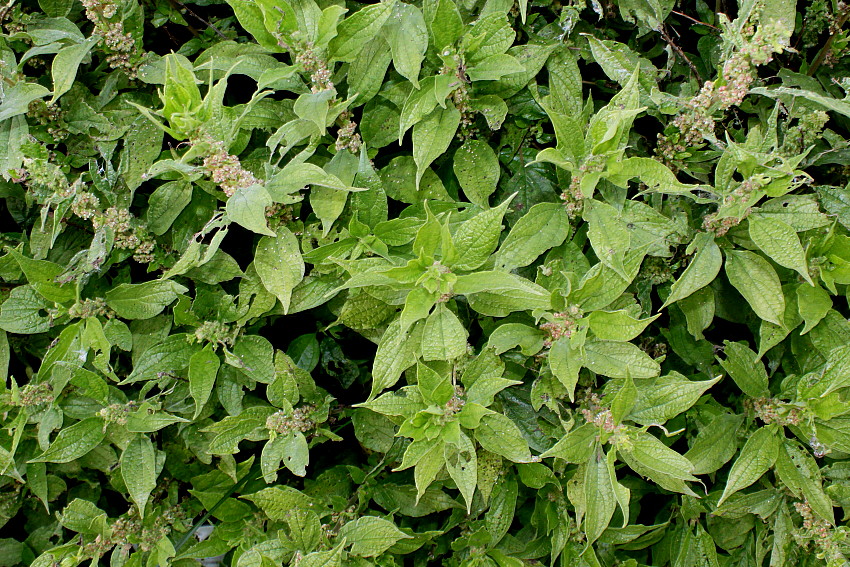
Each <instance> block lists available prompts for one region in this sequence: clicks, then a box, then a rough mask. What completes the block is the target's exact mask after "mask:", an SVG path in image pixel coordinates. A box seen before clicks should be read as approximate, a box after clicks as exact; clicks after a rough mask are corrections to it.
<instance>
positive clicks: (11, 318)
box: [0, 285, 50, 335]
mask: <svg viewBox="0 0 850 567" xmlns="http://www.w3.org/2000/svg"><path fill="white" fill-rule="evenodd" d="M47 307H48V305H47V303H45V301H44V299H42V298H41V296H40V295H39V294H38V293H36V291H35V290H34V289H33V288H32V286H29V285H24V286H19V287H16V288H14V289H12V291H11V293H9V297H8V298H6V301H4V302H3V305H2V306H0V329H3V330H5V331H8V332H10V333H18V334H25V335H31V334H35V333H43V332H45V331H47V330H49V329H50V319H49V318H48V316H47V313H46V311H45V309H46V308H47Z"/></svg>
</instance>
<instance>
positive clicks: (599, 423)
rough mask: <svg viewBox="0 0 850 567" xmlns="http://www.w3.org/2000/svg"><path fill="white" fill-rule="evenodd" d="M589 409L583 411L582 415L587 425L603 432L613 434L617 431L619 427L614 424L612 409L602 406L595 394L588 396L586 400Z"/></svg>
mask: <svg viewBox="0 0 850 567" xmlns="http://www.w3.org/2000/svg"><path fill="white" fill-rule="evenodd" d="M585 401H586V403H587V407H585V408H582V409H581V415H583V416H584V420H585V421H586V422H587V423H590V424H592V425H595V426H596V427H599V428H601V429H602V430H604V431H606V432H608V433H613V432H614V431H616V430H617V425H616V424H615V423H614V416H613V415H611V410H610V408H606V407H604V406H602V403H601V401H600V399H599V396H597V395H596V394H594V393H590V394H588V396H587V398H586V400H585Z"/></svg>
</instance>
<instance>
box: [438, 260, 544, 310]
mask: <svg viewBox="0 0 850 567" xmlns="http://www.w3.org/2000/svg"><path fill="white" fill-rule="evenodd" d="M454 292H455V293H456V294H458V295H466V296H467V298H468V299H469V302H470V305H471V306H472V308H473V309H474V310H476V311H478V312H479V313H482V314H484V315H492V316H494V317H504V316H505V315H507V314H508V313H511V312H513V311H525V310H526V309H548V308H550V307H551V305H552V298H551V295H550V294H549V292H548V291H546V289H545V288H543V287H541V286H539V285H537V284H535V283H532V282H530V281H528V280H526V279H525V278H521V277H519V276H516V275H514V274H509V273H507V272H501V271H483V272H474V273H472V274H467V275H462V276H458V278H457V282H456V283H455V285H454Z"/></svg>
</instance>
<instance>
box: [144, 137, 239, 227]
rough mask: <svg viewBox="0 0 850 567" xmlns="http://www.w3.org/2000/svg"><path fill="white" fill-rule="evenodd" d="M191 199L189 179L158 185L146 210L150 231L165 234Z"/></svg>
mask: <svg viewBox="0 0 850 567" xmlns="http://www.w3.org/2000/svg"><path fill="white" fill-rule="evenodd" d="M158 149H159V148H157V150H158ZM148 165H150V164H148ZM145 169H147V168H145ZM142 173H144V172H142ZM131 175H132V174H131ZM237 193H238V191H237ZM191 200H192V184H191V183H189V182H188V181H185V180H180V181H169V182H168V183H163V184H162V185H160V186H159V187H157V188H156V190H155V191H154V192H153V193H152V194H151V196H150V198H149V199H148V210H147V211H146V212H145V218H146V219H147V221H148V228H149V229H150V231H151V232H153V233H154V234H156V235H157V236H161V235H163V234H165V232H166V231H167V230H168V229H169V228H171V225H172V224H173V223H174V221H175V220H177V217H179V216H180V213H182V212H183V209H185V208H186V205H188V204H189V203H190V202H191ZM234 220H235V219H234ZM237 222H238V221H237Z"/></svg>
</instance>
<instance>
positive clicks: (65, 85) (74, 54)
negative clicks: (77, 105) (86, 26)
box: [50, 35, 100, 104]
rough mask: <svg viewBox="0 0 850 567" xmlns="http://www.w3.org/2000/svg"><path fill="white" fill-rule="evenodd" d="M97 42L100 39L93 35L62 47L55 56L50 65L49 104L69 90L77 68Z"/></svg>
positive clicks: (75, 76)
mask: <svg viewBox="0 0 850 567" xmlns="http://www.w3.org/2000/svg"><path fill="white" fill-rule="evenodd" d="M99 40H100V37H98V36H96V35H93V36H91V37H90V38H88V39H87V40H85V41H84V42H82V43H79V44H76V45H69V46H68V47H63V48H62V49H61V50H60V51H59V53H57V54H56V57H54V58H53V64H52V65H51V75H52V76H53V96H52V97H51V98H50V104H53V103H54V102H56V99H57V98H59V97H60V96H62V95H63V94H65V93H66V92H68V91H69V90H70V89H71V85H73V84H74V79H76V78H77V68H78V67H79V66H80V63H82V62H83V59H84V58H85V56H86V55H88V53H89V51H91V48H92V47H94V44H95V43H97V42H98V41H99Z"/></svg>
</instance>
